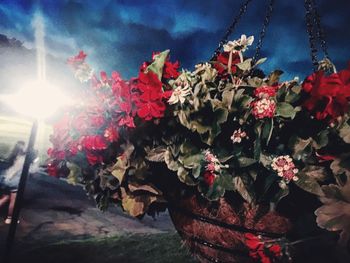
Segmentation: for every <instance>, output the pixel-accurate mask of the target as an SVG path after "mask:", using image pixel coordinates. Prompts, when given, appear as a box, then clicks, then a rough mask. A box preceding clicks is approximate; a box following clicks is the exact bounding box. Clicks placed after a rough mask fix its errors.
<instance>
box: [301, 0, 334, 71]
mask: <svg viewBox="0 0 350 263" xmlns="http://www.w3.org/2000/svg"><path fill="white" fill-rule="evenodd" d="M304 6H305V10H306V15H305V18H306V28H307V32H308V35H309V43H310V50H311V60H312V64H313V67H314V71H317V70H318V68H319V61H318V59H317V53H318V49H317V42H316V41H319V44H320V46H321V49H322V51H323V53H324V57H325V59H326V60H327V61H330V58H329V53H328V48H327V43H326V38H325V34H324V30H323V28H322V26H321V17H320V15H319V13H318V11H317V6H316V2H315V0H305V4H304Z"/></svg>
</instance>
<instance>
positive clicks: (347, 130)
mask: <svg viewBox="0 0 350 263" xmlns="http://www.w3.org/2000/svg"><path fill="white" fill-rule="evenodd" d="M339 136H340V137H341V138H342V139H343V140H344V142H346V143H350V125H349V124H347V123H344V124H343V125H342V127H341V128H340V130H339Z"/></svg>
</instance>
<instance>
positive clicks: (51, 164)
mask: <svg viewBox="0 0 350 263" xmlns="http://www.w3.org/2000/svg"><path fill="white" fill-rule="evenodd" d="M265 26H266V25H265ZM253 41H254V37H252V36H250V37H247V36H245V35H242V36H241V37H240V38H239V39H237V40H235V41H228V42H227V43H226V44H225V45H223V51H217V52H216V53H215V56H214V57H213V59H212V60H210V61H208V62H206V63H201V64H198V65H196V67H195V69H194V70H193V71H188V70H182V71H180V70H179V67H180V65H179V63H178V62H171V60H170V57H169V51H164V52H158V53H154V54H153V55H152V59H151V61H149V62H145V63H143V64H142V66H141V67H140V72H139V75H138V77H136V78H132V79H130V80H128V81H125V80H123V79H122V78H121V76H120V75H119V74H118V73H117V72H113V73H112V74H111V77H108V76H107V74H106V73H105V72H101V74H100V76H97V75H95V74H94V73H93V71H92V69H91V68H90V66H89V65H88V64H87V63H86V62H85V60H86V54H85V53H84V52H80V53H79V54H78V55H77V56H75V57H73V58H71V59H69V60H68V64H69V65H70V66H71V67H72V69H73V71H74V74H75V75H76V77H77V78H78V79H79V80H80V81H81V82H82V83H84V84H83V85H84V90H83V91H82V94H81V96H80V97H79V98H77V101H78V103H77V104H76V105H75V106H73V107H71V108H69V109H67V110H66V113H65V114H64V116H63V118H62V119H61V120H60V121H58V122H57V124H56V125H55V126H54V133H53V135H52V137H51V142H52V144H53V147H52V148H51V149H49V156H50V159H49V160H48V172H49V173H50V174H51V175H53V176H57V177H66V178H67V179H68V180H69V181H70V182H72V183H80V184H83V185H85V188H86V190H87V192H88V193H89V194H91V195H92V196H93V197H94V198H95V199H96V202H97V204H98V206H99V207H100V208H101V209H106V208H107V207H108V205H109V204H110V203H116V204H118V205H120V206H121V207H122V208H123V209H124V210H125V211H126V212H127V213H129V214H130V215H132V216H135V217H142V216H144V215H145V214H146V213H148V214H150V215H153V216H154V215H155V214H156V213H158V212H159V211H164V209H166V208H169V211H170V215H171V217H172V220H173V222H174V225H175V227H176V229H177V230H178V232H179V234H180V235H181V236H182V238H183V240H184V241H185V242H186V244H187V245H188V246H189V247H190V248H191V250H192V251H193V253H194V254H196V255H197V256H198V257H199V258H200V259H201V260H202V261H203V262H211V261H212V262H252V261H254V260H256V261H261V262H265V263H268V262H281V260H285V261H287V262H288V261H290V260H292V257H293V253H292V252H291V247H293V244H296V243H300V242H301V241H300V242H299V241H296V240H306V239H308V238H314V237H317V236H318V235H319V234H320V233H323V230H321V228H322V229H326V230H328V231H331V232H332V231H337V233H338V234H340V235H339V237H340V238H339V242H340V243H341V244H342V245H343V246H344V245H345V246H347V244H348V242H349V224H348V222H349V220H350V213H349V207H350V166H349V164H350V116H349V104H350V68H348V69H345V70H342V71H339V72H338V73H336V72H335V70H334V66H333V65H332V64H331V63H330V61H329V60H328V59H326V60H324V61H321V62H320V68H319V70H318V71H316V72H315V73H313V74H312V75H310V76H309V77H308V78H307V79H306V80H305V81H304V82H300V81H299V80H298V79H293V80H291V81H280V76H281V74H282V73H283V72H282V71H280V70H275V71H273V72H271V73H270V74H267V75H266V74H265V73H264V72H263V71H262V70H260V69H259V65H260V64H261V63H264V62H265V60H266V59H265V58H263V59H259V60H258V59H257V55H258V52H257V54H256V55H255V56H254V57H253V58H249V57H246V56H245V52H246V50H248V48H249V47H250V46H251V45H252V43H253ZM259 45H261V41H259ZM332 70H333V72H332ZM316 223H317V224H318V226H317V224H316Z"/></svg>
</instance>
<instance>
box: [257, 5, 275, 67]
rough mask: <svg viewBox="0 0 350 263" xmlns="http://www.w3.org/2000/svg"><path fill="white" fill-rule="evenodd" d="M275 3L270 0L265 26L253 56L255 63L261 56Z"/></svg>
mask: <svg viewBox="0 0 350 263" xmlns="http://www.w3.org/2000/svg"><path fill="white" fill-rule="evenodd" d="M274 4H275V0H270V3H269V6H268V8H267V11H266V16H265V19H264V23H263V27H262V29H261V32H260V35H259V40H258V44H257V45H256V49H255V54H254V56H253V63H254V62H256V60H257V59H258V58H259V56H260V51H261V47H262V44H263V40H264V37H265V35H266V30H267V26H268V25H269V23H270V20H271V15H272V11H273V6H274Z"/></svg>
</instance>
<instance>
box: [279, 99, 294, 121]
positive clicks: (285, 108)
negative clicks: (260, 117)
mask: <svg viewBox="0 0 350 263" xmlns="http://www.w3.org/2000/svg"><path fill="white" fill-rule="evenodd" d="M295 114H296V112H295V110H294V107H293V106H292V105H291V104H289V103H287V102H278V103H277V107H276V116H281V117H283V118H291V119H293V118H294V117H295Z"/></svg>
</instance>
